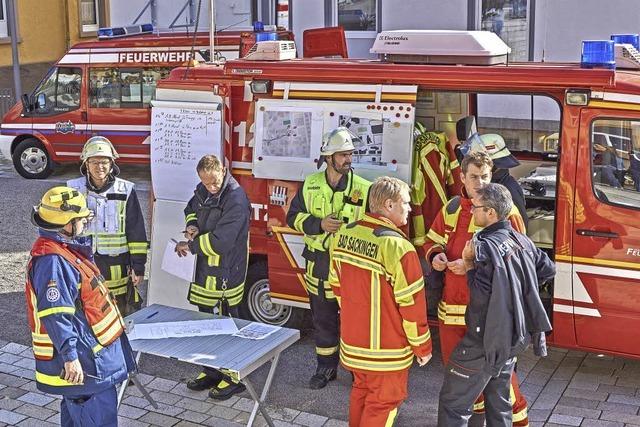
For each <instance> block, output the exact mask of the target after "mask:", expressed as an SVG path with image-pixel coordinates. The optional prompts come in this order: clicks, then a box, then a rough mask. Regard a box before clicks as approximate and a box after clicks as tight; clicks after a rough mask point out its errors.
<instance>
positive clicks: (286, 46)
mask: <svg viewBox="0 0 640 427" xmlns="http://www.w3.org/2000/svg"><path fill="white" fill-rule="evenodd" d="M295 57H296V44H295V43H294V42H293V41H291V40H267V41H263V42H257V43H256V44H254V45H253V47H252V48H251V49H249V52H248V53H247V54H246V56H245V57H244V59H250V60H252V61H284V60H285V59H295Z"/></svg>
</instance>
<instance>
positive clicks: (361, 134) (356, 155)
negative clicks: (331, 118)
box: [338, 115, 384, 166]
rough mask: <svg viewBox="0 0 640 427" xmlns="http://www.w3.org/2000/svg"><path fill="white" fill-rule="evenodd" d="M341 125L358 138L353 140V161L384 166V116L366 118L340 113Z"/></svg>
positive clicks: (339, 120)
mask: <svg viewBox="0 0 640 427" xmlns="http://www.w3.org/2000/svg"><path fill="white" fill-rule="evenodd" d="M338 122H339V126H344V127H346V128H347V129H349V130H350V131H351V132H352V133H353V134H354V135H355V136H357V139H355V140H354V141H353V144H354V145H355V148H356V149H355V151H354V152H353V160H352V161H353V163H357V164H369V165H376V166H384V163H382V134H383V130H384V124H383V121H382V118H379V119H374V118H364V117H355V116H352V115H340V116H339V118H338Z"/></svg>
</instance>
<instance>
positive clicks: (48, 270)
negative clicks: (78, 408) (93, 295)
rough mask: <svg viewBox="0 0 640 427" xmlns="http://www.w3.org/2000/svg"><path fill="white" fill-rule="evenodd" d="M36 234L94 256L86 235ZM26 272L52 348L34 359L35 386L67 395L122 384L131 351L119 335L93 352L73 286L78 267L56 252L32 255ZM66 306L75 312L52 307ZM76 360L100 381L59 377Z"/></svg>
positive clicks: (131, 361)
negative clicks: (46, 355)
mask: <svg viewBox="0 0 640 427" xmlns="http://www.w3.org/2000/svg"><path fill="white" fill-rule="evenodd" d="M40 235H41V236H43V237H45V238H48V239H52V240H56V241H64V242H65V243H67V244H68V245H69V247H70V248H71V249H73V250H75V251H77V252H80V253H82V254H84V255H86V256H87V258H88V259H90V260H93V257H92V254H91V244H90V243H91V242H90V238H81V237H78V238H76V239H73V240H67V239H65V237H64V236H63V235H61V234H59V233H55V232H50V231H45V230H40ZM28 274H29V275H30V278H31V283H32V286H33V289H34V292H35V294H36V299H37V304H38V307H37V309H38V313H39V315H40V319H41V321H42V323H43V324H44V326H45V328H46V330H47V333H48V334H49V337H50V338H51V341H52V342H53V346H54V354H53V359H52V360H38V359H36V382H37V387H38V389H39V390H41V391H43V392H46V393H52V394H62V395H66V396H84V395H91V394H94V393H97V392H100V391H103V390H105V389H107V388H108V387H111V386H112V385H114V384H119V383H121V382H122V381H124V380H125V379H126V378H127V374H128V372H133V371H134V370H135V369H136V366H135V360H134V357H133V352H132V350H131V346H130V345H129V342H128V340H127V338H126V335H125V334H124V333H123V334H122V336H121V337H120V338H119V339H117V340H116V341H114V342H113V343H112V344H110V345H109V346H108V347H105V348H102V349H101V350H100V351H98V352H97V353H96V354H94V353H93V348H94V347H96V345H97V344H98V341H97V339H96V338H95V337H94V335H93V332H92V330H91V327H90V326H89V324H88V322H87V319H86V317H85V315H84V312H83V311H82V310H81V309H80V304H79V289H78V285H79V284H80V281H81V279H80V273H79V272H78V270H76V269H75V268H74V267H73V266H72V265H71V264H70V263H68V262H67V261H66V260H65V259H63V258H62V257H61V256H59V255H45V256H40V257H36V258H34V259H33V261H32V267H31V271H29V272H28ZM52 283H55V286H56V287H57V289H58V291H59V292H47V289H48V287H50V284H52ZM65 307H66V308H69V307H74V308H75V312H74V313H73V314H72V313H68V312H66V313H65V312H63V310H56V309H58V308H65ZM75 359H79V361H80V364H81V365H82V369H83V371H84V372H85V373H86V374H89V375H93V376H95V377H98V378H99V379H94V378H90V377H87V376H85V377H84V384H82V385H70V384H69V383H67V382H66V381H64V380H61V379H59V378H58V377H59V375H60V372H61V371H62V368H63V366H64V362H68V361H72V360H75ZM56 378H58V381H56Z"/></svg>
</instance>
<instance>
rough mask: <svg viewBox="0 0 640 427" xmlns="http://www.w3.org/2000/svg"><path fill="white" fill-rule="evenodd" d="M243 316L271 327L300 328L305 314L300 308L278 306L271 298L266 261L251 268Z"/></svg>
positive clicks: (252, 265) (258, 262)
mask: <svg viewBox="0 0 640 427" xmlns="http://www.w3.org/2000/svg"><path fill="white" fill-rule="evenodd" d="M245 283H246V284H245V288H244V299H243V301H242V306H241V314H242V316H243V317H244V318H246V319H249V320H254V321H256V322H262V323H267V324H269V325H277V326H285V327H287V328H300V327H301V326H302V321H303V318H304V312H303V310H302V309H300V308H295V307H291V306H289V305H283V304H276V303H274V302H272V301H271V298H270V297H269V274H268V269H267V262H266V261H257V262H254V263H253V264H251V265H250V266H249V270H248V271H247V280H246V282H245Z"/></svg>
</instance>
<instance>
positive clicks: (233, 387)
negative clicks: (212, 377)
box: [209, 380, 247, 400]
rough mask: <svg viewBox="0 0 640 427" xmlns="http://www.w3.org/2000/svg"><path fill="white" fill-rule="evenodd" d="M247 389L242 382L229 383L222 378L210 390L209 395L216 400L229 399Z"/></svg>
mask: <svg viewBox="0 0 640 427" xmlns="http://www.w3.org/2000/svg"><path fill="white" fill-rule="evenodd" d="M246 389H247V388H246V387H245V386H244V384H242V383H233V382H232V383H229V382H227V381H225V380H222V381H220V383H218V385H217V386H215V387H212V388H211V390H209V397H210V398H212V399H215V400H227V399H229V398H230V397H231V396H233V395H234V394H240V393H242V392H243V391H245V390H246Z"/></svg>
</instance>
